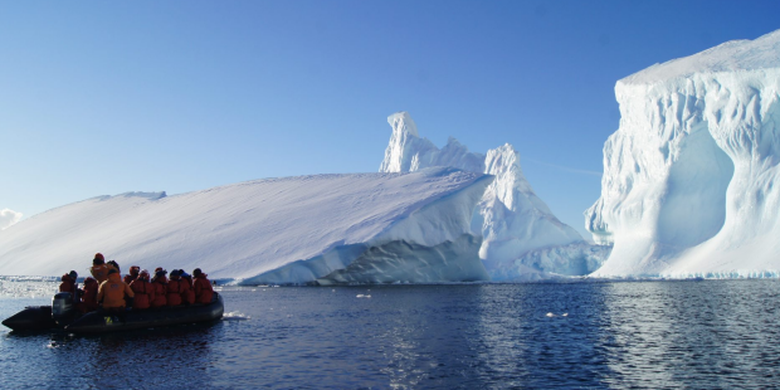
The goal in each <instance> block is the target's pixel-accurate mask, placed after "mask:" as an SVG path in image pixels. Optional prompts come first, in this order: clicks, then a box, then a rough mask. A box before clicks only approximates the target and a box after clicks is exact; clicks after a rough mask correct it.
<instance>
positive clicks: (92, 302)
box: [77, 277, 98, 313]
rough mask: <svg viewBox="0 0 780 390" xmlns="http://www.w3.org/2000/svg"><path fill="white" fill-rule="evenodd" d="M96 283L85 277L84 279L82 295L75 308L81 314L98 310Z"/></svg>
mask: <svg viewBox="0 0 780 390" xmlns="http://www.w3.org/2000/svg"><path fill="white" fill-rule="evenodd" d="M97 293H98V282H97V280H95V279H93V278H90V277H87V278H86V279H84V294H83V295H82V296H81V302H80V303H79V304H78V305H77V308H78V309H79V310H80V311H81V312H82V313H88V312H91V311H95V310H97V309H98V301H97Z"/></svg>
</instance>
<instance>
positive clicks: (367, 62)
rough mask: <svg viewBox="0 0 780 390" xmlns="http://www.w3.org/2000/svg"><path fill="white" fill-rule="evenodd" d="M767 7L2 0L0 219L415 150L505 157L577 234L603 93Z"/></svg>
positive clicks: (365, 162) (614, 109) (608, 107)
mask: <svg viewBox="0 0 780 390" xmlns="http://www.w3.org/2000/svg"><path fill="white" fill-rule="evenodd" d="M778 15H780V1H777V0H767V1H737V0H733V1H732V0H729V1H718V0H706V1H701V0H674V1H669V0H652V1H628V0H624V1H534V0H509V1H498V0H496V1H476V0H472V1H457V0H441V1H439V0H422V1H421V0H416V1H414V0H413V1H379V0H364V1H347V0H275V1H189V0H188V1H162V2H160V1H133V2H108V1H100V2H97V1H83V2H61V1H48V2H47V1H38V2H24V1H5V0H0V145H2V151H0V178H1V179H0V180H2V182H1V183H0V210H3V209H6V208H7V209H10V210H13V211H16V212H19V213H22V214H23V215H24V217H25V218H26V217H30V216H32V215H34V214H37V213H40V212H43V211H46V210H48V209H51V208H54V207H58V206H62V205H65V204H68V203H72V202H76V201H80V200H84V199H87V198H91V197H94V196H98V195H115V194H119V193H123V192H128V191H167V192H168V194H169V195H173V194H177V193H183V192H189V191H194V190H200V189H206V188H209V187H213V186H218V185H223V184H230V183H235V182H240V181H246V180H253V179H261V178H267V177H281V176H297V175H304V174H318V173H354V172H373V171H376V170H377V169H378V168H379V164H380V162H381V161H382V158H383V155H384V149H385V147H386V146H387V142H388V140H389V138H390V131H391V129H390V126H389V125H388V124H387V122H386V117H387V116H388V115H390V114H392V113H394V112H396V111H408V112H409V113H410V114H411V116H412V118H414V120H415V122H416V123H417V127H418V130H419V132H420V135H421V136H424V137H427V138H429V139H430V140H431V141H433V142H434V143H435V144H436V145H438V146H439V147H441V146H443V145H444V144H445V143H446V140H447V137H448V136H453V137H455V138H457V139H458V140H459V141H460V142H461V143H463V144H464V145H467V146H468V147H469V149H470V150H472V151H475V152H481V153H484V152H486V151H487V150H488V149H490V148H494V147H497V146H500V145H502V144H504V143H510V144H512V145H514V147H515V148H516V149H517V150H518V151H519V152H520V157H521V164H522V167H523V171H524V173H525V175H526V177H527V178H528V180H529V182H530V183H531V185H532V187H533V188H534V190H535V191H536V193H537V195H538V196H539V197H540V198H541V199H542V200H544V201H545V202H546V203H547V204H548V205H549V206H550V208H551V209H552V211H553V212H554V213H555V214H556V215H557V216H558V217H559V218H560V219H561V220H562V221H563V222H565V223H568V224H570V225H572V226H573V227H575V228H577V229H578V230H579V231H580V232H581V233H582V234H583V235H584V234H585V231H584V228H583V225H584V219H583V217H582V213H583V211H584V210H585V209H586V208H588V207H589V206H590V205H591V204H593V202H595V201H596V199H598V197H599V195H600V191H601V171H602V147H603V144H604V141H605V140H606V139H607V137H608V136H609V135H610V134H612V133H613V132H614V131H615V130H617V128H618V121H619V112H618V105H617V103H616V101H615V97H614V85H615V82H616V81H617V80H619V79H621V78H623V77H626V76H628V75H630V74H632V73H635V72H638V71H640V70H642V69H644V68H646V67H648V66H650V65H653V64H654V63H657V62H664V61H668V60H671V59H674V58H678V57H683V56H687V55H691V54H694V53H696V52H699V51H701V50H704V49H707V48H709V47H712V46H715V45H717V44H720V43H722V42H725V41H728V40H733V39H755V38H757V37H759V36H761V35H763V34H766V33H769V32H771V31H774V30H776V29H779V28H780V18H778Z"/></svg>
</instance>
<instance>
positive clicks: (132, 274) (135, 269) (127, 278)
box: [122, 265, 148, 286]
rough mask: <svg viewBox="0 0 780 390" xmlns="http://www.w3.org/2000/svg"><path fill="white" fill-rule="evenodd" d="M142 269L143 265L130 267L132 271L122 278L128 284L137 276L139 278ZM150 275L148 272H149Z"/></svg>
mask: <svg viewBox="0 0 780 390" xmlns="http://www.w3.org/2000/svg"><path fill="white" fill-rule="evenodd" d="M140 271H141V267H139V266H137V265H134V266H131V267H130V273H129V274H127V275H125V277H124V279H122V281H123V282H125V283H126V284H127V285H128V286H129V285H130V283H132V282H133V280H135V279H136V278H138V273H139V272H140ZM147 275H148V272H147Z"/></svg>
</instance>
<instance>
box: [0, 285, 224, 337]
mask: <svg viewBox="0 0 780 390" xmlns="http://www.w3.org/2000/svg"><path fill="white" fill-rule="evenodd" d="M214 296H215V298H214V299H213V300H212V302H211V303H209V304H196V305H189V306H174V307H164V308H158V309H147V310H126V311H122V312H118V313H110V312H103V311H93V312H89V313H87V314H84V315H83V316H80V317H78V318H76V319H75V320H73V321H71V322H69V323H67V324H64V323H57V322H55V321H54V320H53V319H52V310H51V307H50V306H38V307H28V308H25V309H24V310H22V311H21V312H19V313H17V314H15V315H13V316H11V317H9V318H7V319H6V320H4V321H3V325H5V326H7V327H9V328H11V329H13V330H14V331H41V330H47V329H64V330H65V331H67V332H69V333H75V334H99V333H109V332H117V331H127V330H138V329H150V328H160V327H166V326H174V325H183V324H195V323H203V322H210V321H216V320H218V319H220V318H222V315H223V314H224V311H225V308H224V302H223V300H222V296H221V295H220V294H218V293H214Z"/></svg>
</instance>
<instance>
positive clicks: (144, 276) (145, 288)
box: [130, 270, 155, 310]
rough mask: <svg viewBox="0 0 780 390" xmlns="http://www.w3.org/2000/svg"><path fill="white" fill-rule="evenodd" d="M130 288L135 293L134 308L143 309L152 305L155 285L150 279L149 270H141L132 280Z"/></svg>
mask: <svg viewBox="0 0 780 390" xmlns="http://www.w3.org/2000/svg"><path fill="white" fill-rule="evenodd" d="M130 289H131V290H133V293H135V298H133V309H135V310H143V309H148V308H150V307H152V301H154V292H155V286H154V285H153V284H152V283H151V282H150V281H149V271H147V270H143V271H141V272H140V273H139V274H138V277H137V278H136V279H135V280H133V281H131V282H130Z"/></svg>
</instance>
